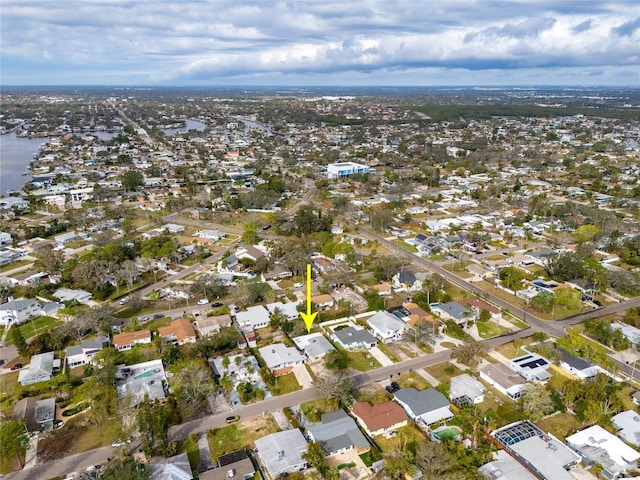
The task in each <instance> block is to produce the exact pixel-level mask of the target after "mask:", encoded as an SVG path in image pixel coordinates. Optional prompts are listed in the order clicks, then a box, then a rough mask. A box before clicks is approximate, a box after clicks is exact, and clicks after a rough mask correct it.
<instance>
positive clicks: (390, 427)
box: [351, 402, 408, 437]
mask: <svg viewBox="0 0 640 480" xmlns="http://www.w3.org/2000/svg"><path fill="white" fill-rule="evenodd" d="M351 413H353V415H354V417H355V418H356V420H357V421H358V423H359V424H360V426H361V427H362V428H363V429H364V431H365V432H367V434H368V435H369V436H371V437H377V436H378V435H383V434H385V433H387V432H392V431H394V430H397V429H398V428H401V427H404V426H405V425H407V420H408V419H407V414H406V412H405V411H404V409H403V408H402V407H401V406H400V405H398V404H397V403H395V402H384V403H379V404H377V405H371V404H370V403H367V402H355V403H354V404H353V405H352V406H351Z"/></svg>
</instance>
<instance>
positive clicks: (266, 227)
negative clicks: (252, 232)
mask: <svg viewBox="0 0 640 480" xmlns="http://www.w3.org/2000/svg"><path fill="white" fill-rule="evenodd" d="M270 228H271V224H270V223H269V224H267V225H265V226H264V227H262V230H263V231H265V232H266V231H267V230H269V229H270Z"/></svg>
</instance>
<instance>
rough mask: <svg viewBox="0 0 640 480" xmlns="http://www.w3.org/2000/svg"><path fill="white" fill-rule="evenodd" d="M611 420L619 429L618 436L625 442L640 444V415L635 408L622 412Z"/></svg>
mask: <svg viewBox="0 0 640 480" xmlns="http://www.w3.org/2000/svg"><path fill="white" fill-rule="evenodd" d="M611 422H612V423H613V426H614V427H616V428H617V429H618V436H619V437H620V438H622V439H623V440H624V441H625V442H628V443H630V444H632V445H635V446H640V415H638V413H637V412H635V411H633V410H627V411H626V412H620V413H619V414H617V415H615V416H614V417H613V418H612V419H611Z"/></svg>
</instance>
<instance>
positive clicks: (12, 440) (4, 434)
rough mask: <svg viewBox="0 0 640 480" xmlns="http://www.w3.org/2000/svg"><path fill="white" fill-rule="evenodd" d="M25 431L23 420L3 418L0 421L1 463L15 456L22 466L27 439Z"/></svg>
mask: <svg viewBox="0 0 640 480" xmlns="http://www.w3.org/2000/svg"><path fill="white" fill-rule="evenodd" d="M26 432H27V428H26V426H25V424H24V420H3V421H2V422H0V445H2V454H1V455H0V459H1V460H2V463H3V464H4V463H5V461H7V460H9V461H10V460H12V459H14V458H16V459H17V460H18V463H19V464H20V468H22V467H23V466H24V455H25V450H26V446H27V441H28V439H27V435H26Z"/></svg>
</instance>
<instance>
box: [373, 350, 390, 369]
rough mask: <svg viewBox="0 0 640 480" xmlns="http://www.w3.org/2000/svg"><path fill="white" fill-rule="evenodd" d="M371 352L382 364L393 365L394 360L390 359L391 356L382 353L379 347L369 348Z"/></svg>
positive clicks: (384, 365) (385, 365)
mask: <svg viewBox="0 0 640 480" xmlns="http://www.w3.org/2000/svg"><path fill="white" fill-rule="evenodd" d="M369 353H370V354H371V356H372V357H373V358H375V359H376V360H377V361H378V362H379V363H380V365H381V366H383V367H388V366H390V365H393V362H392V361H391V360H389V357H387V356H386V355H385V354H384V353H382V352H381V351H380V349H379V348H378V347H373V348H371V349H370V350H369Z"/></svg>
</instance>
